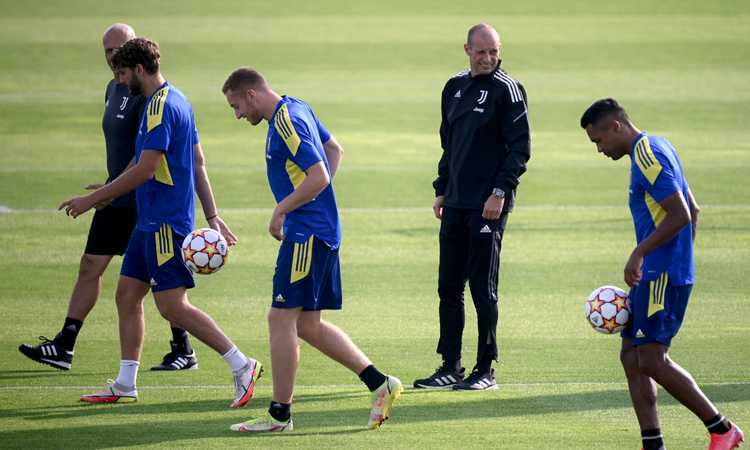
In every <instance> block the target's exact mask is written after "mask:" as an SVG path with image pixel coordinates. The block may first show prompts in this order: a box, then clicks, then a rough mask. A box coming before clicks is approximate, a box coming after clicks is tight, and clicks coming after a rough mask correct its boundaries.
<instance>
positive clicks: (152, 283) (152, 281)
mask: <svg viewBox="0 0 750 450" xmlns="http://www.w3.org/2000/svg"><path fill="white" fill-rule="evenodd" d="M151 286H156V280H154V279H153V278H151Z"/></svg>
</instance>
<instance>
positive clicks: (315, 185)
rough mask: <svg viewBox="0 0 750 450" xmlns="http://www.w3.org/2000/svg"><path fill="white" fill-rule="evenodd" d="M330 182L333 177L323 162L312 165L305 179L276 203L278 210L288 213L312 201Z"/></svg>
mask: <svg viewBox="0 0 750 450" xmlns="http://www.w3.org/2000/svg"><path fill="white" fill-rule="evenodd" d="M330 182H331V179H330V177H329V176H328V172H326V170H325V167H324V166H323V163H322V162H320V163H318V164H316V165H314V166H312V167H311V168H310V169H308V171H307V176H306V177H305V180H304V181H303V182H302V183H301V184H300V185H299V186H297V188H296V189H295V190H294V191H293V192H292V193H291V194H289V195H288V196H286V198H284V199H283V200H282V201H281V202H279V204H278V205H276V210H277V211H278V212H279V213H281V214H288V213H290V212H292V211H294V210H295V209H297V208H299V207H300V206H302V205H305V204H307V203H310V202H311V201H312V200H314V199H315V197H317V196H318V194H320V193H321V192H323V189H325V188H326V187H327V186H328V184H329V183H330Z"/></svg>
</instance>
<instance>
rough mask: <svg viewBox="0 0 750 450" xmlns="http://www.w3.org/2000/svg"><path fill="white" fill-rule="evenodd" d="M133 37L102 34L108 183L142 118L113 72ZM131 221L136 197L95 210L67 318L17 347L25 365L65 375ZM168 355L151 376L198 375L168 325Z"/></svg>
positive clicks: (124, 32)
mask: <svg viewBox="0 0 750 450" xmlns="http://www.w3.org/2000/svg"><path fill="white" fill-rule="evenodd" d="M134 37H135V32H134V31H133V28H132V27H131V26H130V25H127V24H124V23H116V24H113V25H111V26H110V27H109V28H107V30H106V31H105V32H104V36H103V37H102V45H103V46H104V56H105V58H106V60H107V65H108V66H109V67H110V69H112V71H113V73H114V78H113V79H112V80H110V82H109V83H108V84H107V89H106V93H105V95H104V117H103V118H102V129H103V130H104V141H105V143H106V147H107V172H108V178H107V183H109V182H111V181H112V180H114V179H115V178H117V177H118V176H119V175H120V174H121V173H122V172H123V171H124V170H125V169H126V168H127V166H128V164H129V163H130V161H131V160H132V159H133V155H134V151H135V137H136V135H137V133H138V125H139V123H140V118H141V113H142V112H143V107H144V106H145V103H146V98H145V97H143V96H141V95H136V96H133V95H130V93H129V92H128V87H127V86H126V85H125V84H123V83H120V81H119V80H118V77H117V73H116V72H115V70H114V69H113V68H112V55H113V54H114V51H115V50H116V49H117V48H118V47H120V46H121V45H122V44H124V43H125V42H126V41H129V40H130V39H133V38H134ZM98 187H101V184H90V185H88V186H87V189H96V188H98ZM135 221H136V208H135V193H126V194H125V195H123V196H121V197H118V198H115V199H113V200H112V202H111V203H110V204H108V205H106V204H103V205H100V207H99V208H97V210H96V212H95V213H94V218H93V219H92V221H91V228H90V229H89V235H88V241H87V242H86V249H85V250H84V252H83V256H81V262H80V266H79V269H78V279H77V280H76V284H75V287H74V288H73V294H72V295H71V296H70V302H69V303H68V315H67V317H66V318H65V323H64V324H63V327H62V330H61V331H60V332H59V333H58V334H57V336H55V338H54V339H52V340H50V339H48V338H46V337H44V336H41V337H40V339H41V340H42V343H41V344H39V345H29V344H21V345H20V346H19V347H18V350H19V351H20V352H21V353H23V354H24V355H26V356H27V357H29V358H30V359H32V360H34V361H37V362H40V363H42V364H47V365H50V366H52V367H54V368H56V369H60V370H70V369H71V366H72V364H73V352H74V347H75V343H76V338H77V337H78V333H80V331H81V327H82V326H83V321H84V320H85V319H86V316H88V314H89V312H91V309H92V308H93V307H94V305H95V304H96V301H97V299H98V297H99V293H100V292H101V283H102V275H103V274H104V271H105V270H106V269H107V266H108V265H109V262H110V261H111V260H112V257H113V256H114V255H122V254H124V253H125V248H126V247H127V245H128V240H129V239H130V235H131V234H132V232H133V227H135ZM170 345H171V347H172V350H171V351H170V352H169V353H167V354H166V355H164V358H163V360H162V363H161V364H159V365H157V366H154V367H152V368H151V369H152V370H185V369H197V368H198V360H197V358H196V356H195V352H194V351H193V348H192V346H191V345H190V339H189V338H188V334H187V332H185V330H183V329H182V328H180V327H178V326H177V325H174V324H172V341H171V342H170Z"/></svg>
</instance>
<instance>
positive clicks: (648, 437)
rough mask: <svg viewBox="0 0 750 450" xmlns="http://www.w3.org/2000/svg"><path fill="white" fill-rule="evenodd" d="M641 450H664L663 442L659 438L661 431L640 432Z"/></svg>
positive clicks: (655, 429)
mask: <svg viewBox="0 0 750 450" xmlns="http://www.w3.org/2000/svg"><path fill="white" fill-rule="evenodd" d="M641 440H642V442H643V450H664V440H663V439H662V437H661V429H660V428H654V429H651V430H641Z"/></svg>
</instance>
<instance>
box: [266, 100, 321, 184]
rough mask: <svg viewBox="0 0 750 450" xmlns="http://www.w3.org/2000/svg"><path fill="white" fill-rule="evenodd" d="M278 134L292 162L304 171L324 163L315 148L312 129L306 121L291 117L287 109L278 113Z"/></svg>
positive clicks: (284, 108) (276, 122) (276, 123)
mask: <svg viewBox="0 0 750 450" xmlns="http://www.w3.org/2000/svg"><path fill="white" fill-rule="evenodd" d="M275 125H276V132H277V133H279V135H280V136H281V138H282V139H283V140H284V143H285V144H286V146H287V148H288V149H289V153H290V154H291V158H290V159H291V160H292V161H294V163H295V164H297V166H299V168H300V169H302V170H307V168H308V167H310V166H312V165H314V164H317V163H318V162H320V161H322V160H323V158H322V157H321V155H320V154H319V153H318V151H317V149H316V148H315V143H314V141H313V138H312V134H311V133H310V129H309V128H308V126H307V123H305V121H304V120H301V119H299V118H297V117H290V116H289V111H288V110H287V108H286V107H282V108H281V109H280V110H279V112H278V113H277V116H276V120H275Z"/></svg>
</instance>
